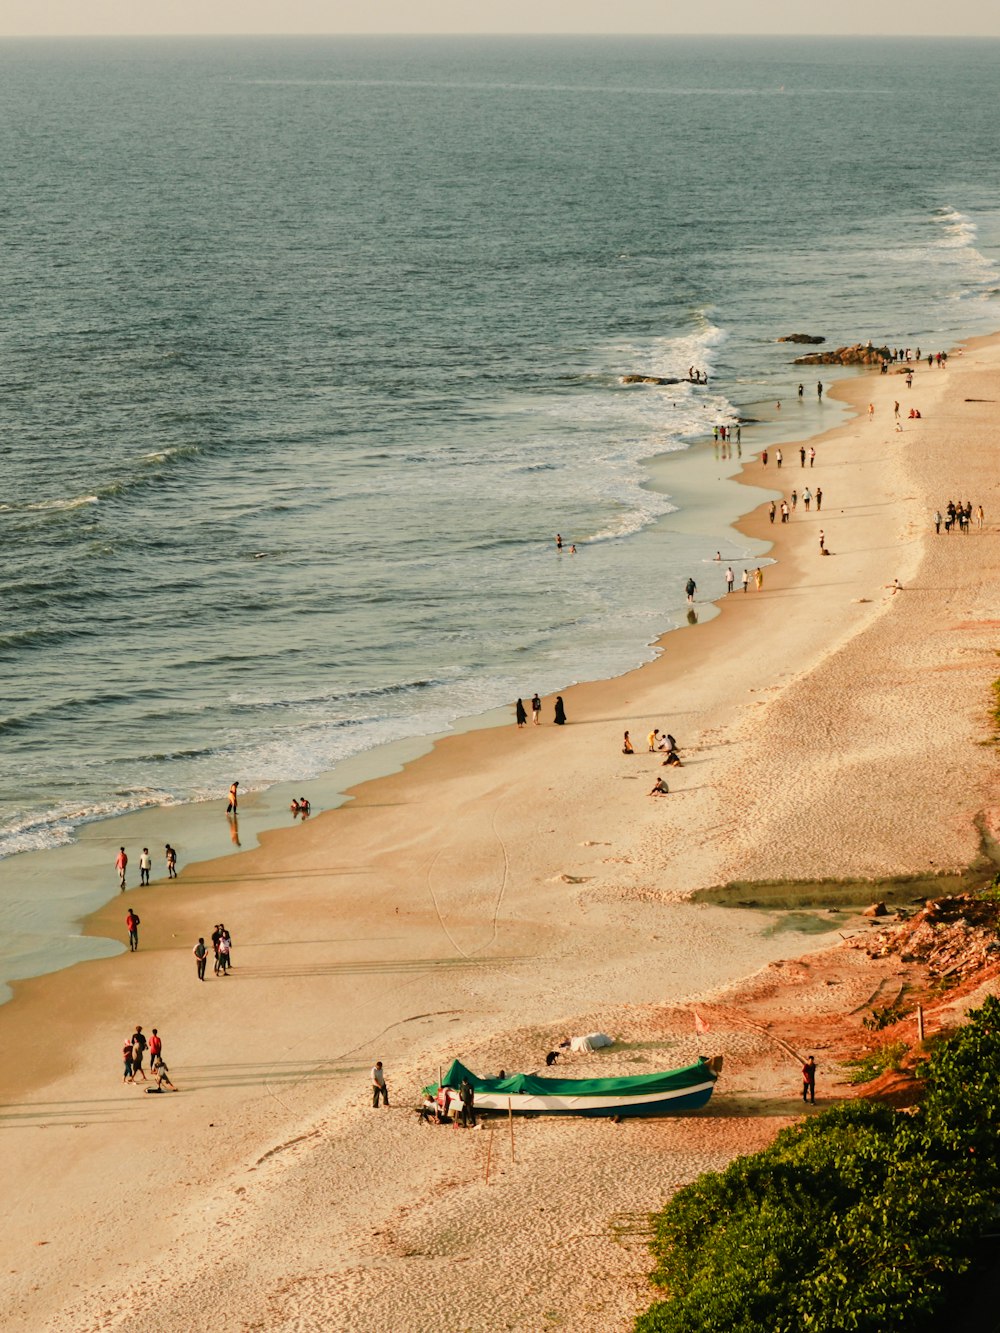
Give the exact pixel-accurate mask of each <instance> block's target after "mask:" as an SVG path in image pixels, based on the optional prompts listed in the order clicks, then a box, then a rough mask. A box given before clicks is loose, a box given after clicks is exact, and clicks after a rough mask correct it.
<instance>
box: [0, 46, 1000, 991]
mask: <svg viewBox="0 0 1000 1333" xmlns="http://www.w3.org/2000/svg"><path fill="white" fill-rule="evenodd" d="M998 76H1000V43H997V42H989V41H974V42H973V41H964V40H942V41H927V40H919V41H917V40H913V41H907V40H900V41H890V40H879V39H867V40H865V39H849V40H833V39H817V40H802V39H787V40H774V39H760V40H754V39H733V40H730V39H689V38H685V39H677V40H674V39H667V38H662V39H661V38H652V39H646V38H643V39H622V40H612V39H582V38H581V39H555V38H553V39H505V38H492V39H478V38H476V39H474V38H454V39H443V38H427V39H413V38H395V39H387V38H377V39H376V38H319V39H310V40H304V39H270V40H267V39H246V40H235V39H217V40H202V39H198V40H195V39H192V40H189V41H179V40H165V39H164V40H158V41H153V40H148V41H138V40H119V41H109V40H93V41H70V40H66V41H27V40H20V41H8V42H4V43H0V179H2V180H3V189H2V192H0V257H2V262H0V308H2V310H3V312H4V318H3V320H2V322H0V542H2V562H0V607H2V618H0V857H2V858H3V859H2V860H0V978H2V977H3V976H11V975H23V974H24V972H25V970H27V971H31V970H40V969H41V968H42V967H43V966H50V965H54V964H53V963H52V961H51V953H50V959H49V962H47V963H45V964H43V963H42V962H41V961H39V958H38V957H36V953H37V944H38V936H39V922H40V921H42V920H43V921H44V932H43V933H45V934H47V935H48V936H49V938H52V937H58V938H59V939H71V938H72V937H74V935H75V933H76V928H75V926H74V924H73V922H74V920H75V918H76V917H78V916H79V915H80V914H81V912H82V911H84V910H87V909H88V908H89V907H92V906H96V905H98V904H99V903H100V902H101V901H102V900H103V899H104V898H106V896H107V894H108V891H109V890H110V889H112V888H113V887H115V885H114V881H113V877H112V873H111V871H110V869H109V870H108V872H107V874H106V875H105V876H104V877H103V878H101V877H99V878H98V879H97V880H96V881H94V882H90V881H89V880H88V881H87V882H86V883H84V882H82V881H80V880H79V879H76V880H74V882H73V883H72V884H70V883H69V881H68V878H67V876H66V874H65V864H66V863H65V861H59V862H57V861H56V860H52V861H51V862H49V863H46V862H44V861H43V862H42V863H41V864H43V865H45V864H50V865H51V866H52V867H53V868H55V867H56V866H57V865H58V866H59V867H60V869H59V872H58V873H55V870H54V869H53V873H51V874H49V875H48V876H46V875H44V874H43V875H41V877H40V878H39V877H38V874H37V867H38V865H39V862H38V860H37V854H38V853H42V854H47V853H51V852H53V850H54V849H59V848H63V849H66V848H67V847H69V848H72V847H73V846H74V845H75V844H76V842H77V840H79V839H80V838H81V836H82V832H83V830H85V829H86V828H87V827H88V826H89V825H90V824H91V823H92V822H93V821H98V820H103V819H107V818H109V817H111V816H116V815H122V814H126V813H128V812H135V811H142V810H152V809H153V808H156V809H157V810H158V811H160V812H161V814H162V807H168V808H170V807H176V806H186V805H187V804H188V803H198V802H207V801H209V800H213V801H217V799H218V797H219V795H220V793H222V792H224V791H225V789H226V788H227V787H228V785H229V782H230V781H231V780H232V778H233V777H234V776H238V777H239V778H240V781H241V786H242V788H243V789H244V790H245V791H246V792H247V793H249V794H251V795H252V794H253V793H254V792H263V791H265V790H267V789H269V788H273V787H274V785H275V784H280V783H300V784H303V786H304V787H305V786H308V784H309V783H310V782H311V781H313V780H316V779H318V777H319V775H321V774H329V773H330V772H331V771H336V770H337V766H338V765H341V764H342V763H343V761H345V760H348V759H351V757H352V756H358V755H361V754H364V753H369V752H373V751H375V750H376V748H377V747H380V746H383V745H384V744H385V743H386V742H390V741H395V742H398V741H405V740H406V739H407V738H412V737H418V736H429V735H432V734H434V733H439V732H441V731H443V730H446V729H448V728H449V727H450V726H453V725H455V724H460V723H461V720H462V719H467V718H470V717H474V716H477V715H480V714H483V713H485V712H487V711H488V710H490V709H494V708H496V707H498V706H500V705H510V704H511V703H512V701H513V700H514V699H515V698H516V697H517V696H519V695H521V696H530V695H531V694H532V693H533V692H534V691H535V690H538V691H540V692H543V693H544V692H548V691H552V690H556V689H559V688H562V687H564V686H566V685H567V684H569V683H571V682H572V681H575V680H584V679H598V678H604V677H607V676H609V675H613V674H617V673H621V672H623V671H625V670H627V669H629V668H631V667H633V666H635V665H637V664H638V663H639V662H641V661H644V660H647V659H648V658H649V657H650V656H651V654H652V649H651V647H650V645H651V643H652V642H653V640H654V639H655V638H656V637H657V636H658V635H659V634H660V633H662V632H663V631H664V630H665V629H667V628H669V627H670V626H671V625H672V624H676V623H679V622H681V621H682V620H683V619H684V614H685V608H684V592H683V585H684V582H685V580H686V578H687V577H688V575H689V574H691V573H693V574H694V575H695V577H696V578H697V581H698V583H699V597H700V598H704V599H706V600H710V599H711V598H712V597H714V596H717V595H718V593H719V592H720V591H721V586H722V585H721V578H722V568H721V567H720V566H719V565H718V564H716V563H714V562H713V561H712V556H713V555H714V553H715V551H716V550H719V549H721V551H722V554H723V556H724V559H725V560H726V561H729V560H733V561H737V560H739V559H741V558H743V559H746V558H747V556H748V552H749V548H748V546H747V543H746V541H745V539H742V538H740V537H738V535H737V534H736V533H734V532H733V531H732V530H731V529H730V527H729V522H730V521H731V519H732V517H733V516H734V515H735V514H736V513H738V512H739V509H740V507H741V503H742V506H743V507H745V505H746V499H745V496H744V497H743V498H742V500H741V497H740V495H739V494H738V493H737V489H736V488H735V487H734V486H732V484H731V483H728V482H725V481H724V480H720V479H718V478H716V477H713V478H712V481H711V486H712V495H711V496H706V497H704V498H703V502H702V504H701V505H699V513H700V514H701V515H705V514H707V515H708V517H705V518H703V519H701V520H699V524H698V525H697V530H692V525H691V523H685V522H684V521H683V519H684V515H683V513H682V510H681V507H680V504H679V501H678V499H677V496H676V493H672V490H671V483H670V477H671V475H672V474H671V471H670V466H667V467H665V466H664V460H666V461H667V463H669V464H670V465H671V466H673V465H674V462H676V467H677V469H679V470H678V471H676V472H675V473H674V474H673V475H675V476H676V477H677V478H678V482H680V479H681V478H682V476H684V475H686V474H684V473H683V468H684V466H685V460H688V461H690V460H692V459H694V458H695V456H696V455H697V454H698V452H699V450H700V451H705V450H706V449H709V450H710V449H711V448H712V445H711V434H712V428H713V426H715V425H718V424H719V423H726V422H728V423H732V422H734V421H735V420H736V419H737V417H743V418H744V419H746V420H747V424H746V425H744V427H743V453H744V455H745V456H748V455H749V454H750V453H752V452H753V451H754V450H755V449H756V448H758V447H759V445H760V443H761V442H763V441H765V440H766V439H767V438H770V437H771V436H773V433H774V431H775V430H776V425H775V424H774V421H773V420H772V419H774V418H777V419H780V423H781V428H782V430H784V431H785V432H786V433H787V432H788V431H789V430H791V431H799V432H801V433H804V434H811V433H814V432H815V431H817V430H819V429H822V428H825V426H827V425H829V424H832V422H833V421H834V420H835V419H836V413H837V412H838V410H839V409H838V408H837V407H836V405H835V404H833V403H827V402H826V401H825V400H824V402H823V403H820V402H819V401H818V399H817V397H816V394H815V382H816V378H817V375H816V373H815V372H813V371H812V369H811V368H806V371H805V372H800V371H799V370H798V369H797V368H795V367H793V366H792V365H791V360H792V357H793V355H794V354H795V350H796V349H794V348H792V347H789V346H788V345H781V344H778V343H777V341H776V339H777V338H778V337H779V336H781V335H783V334H789V333H793V332H800V331H802V332H808V333H813V334H818V335H823V336H825V337H826V338H827V339H828V341H829V342H830V343H831V344H833V345H837V344H839V343H844V342H856V341H859V340H867V339H868V338H871V339H872V340H873V341H875V342H876V343H882V342H887V343H889V344H890V345H893V346H895V345H901V346H902V345H906V346H910V347H912V348H916V347H917V346H920V347H921V349H922V351H924V353H926V352H927V351H929V350H938V349H939V348H948V347H951V346H952V345H953V344H954V343H955V341H956V340H958V339H959V338H962V337H965V336H968V335H971V334H975V333H982V332H988V331H992V330H994V329H995V328H996V327H997V326H998V325H1000V316H998V293H1000V187H998V178H997V172H996V143H997V138H998V131H1000V103H998V101H997V97H996V89H997V86H998ZM692 366H693V367H697V368H698V369H700V370H703V371H705V372H707V375H708V377H709V383H708V385H707V386H702V385H697V386H696V385H692V384H690V383H688V382H686V377H687V375H688V372H689V368H690V367H692ZM635 373H637V374H643V375H654V376H660V377H666V378H669V379H672V380H677V381H680V382H678V383H674V384H666V385H657V386H650V385H637V386H626V385H623V384H622V383H621V378H622V376H624V375H628V374H635ZM820 377H821V378H823V379H824V380H825V381H826V382H827V383H829V382H830V381H831V380H832V379H833V378H834V376H833V375H832V374H831V373H829V372H828V371H827V370H826V368H824V370H823V371H821V372H820ZM800 379H802V380H804V381H805V386H806V392H805V395H804V397H803V398H802V399H799V398H798V397H797V395H796V389H795V386H796V383H797V382H798V381H799V380H800ZM777 401H782V403H783V408H782V411H781V413H780V414H779V413H778V411H777V409H776V408H775V402H777ZM753 421H761V422H762V423H763V424H761V425H758V426H754V425H753V424H752V422H753ZM768 432H770V433H771V436H769V435H768ZM706 441H708V443H707V444H706ZM651 460H657V461H656V462H655V463H654V462H652V461H651ZM734 466H735V463H734ZM731 470H732V469H731V468H730V471H731ZM690 475H692V476H693V475H695V474H690ZM698 475H701V474H698ZM676 490H677V491H681V490H683V487H682V486H680V485H678V487H677V488H676ZM557 532H558V533H561V534H562V537H563V541H564V549H563V551H562V552H561V553H560V552H558V551H557V550H556V547H555V541H554V538H555V534H556V533H557ZM571 545H575V547H576V552H575V554H571V553H570V551H569V549H568V548H569V547H570V546H571ZM754 558H755V559H759V554H758V555H757V556H755V557H754ZM142 836H143V835H142V833H141V832H140V833H139V838H140V840H141V839H142ZM220 837H221V838H222V840H223V841H227V839H226V838H225V834H224V832H223V834H221V835H220ZM107 841H108V843H109V845H110V843H111V842H115V841H117V835H116V834H115V833H114V832H110V833H109V834H108V837H107ZM136 850H138V848H136ZM219 850H221V848H220V849H219ZM29 856H30V857H31V858H32V860H31V865H32V867H33V871H32V883H33V885H35V886H36V887H35V888H33V890H32V894H31V895H30V901H29V900H28V899H27V898H26V896H25V894H24V891H23V890H24V883H25V876H24V873H23V867H24V866H26V865H27V864H28V863H27V862H26V861H25V857H29ZM133 856H134V852H133ZM112 859H113V858H112ZM109 867H110V862H109ZM155 873H157V874H159V873H162V867H160V866H159V865H158V866H157V868H156V871H155ZM29 937H30V948H29V946H28V945H26V944H25V941H26V940H28V939H29ZM116 947H117V946H116ZM26 949H27V951H28V953H31V952H32V950H34V951H35V953H32V957H33V959H34V961H32V962H31V964H30V966H27V967H26V965H25V963H24V961H23V960H24V958H25V957H26V956H27V953H26V952H25V951H26ZM56 953H57V954H58V953H59V951H58V950H57V951H56ZM59 956H60V957H62V955H59ZM18 957H20V958H21V960H22V961H21V963H20V964H18V963H17V962H16V959H17V958H18ZM12 960H14V961H12ZM19 969H20V970H19Z"/></svg>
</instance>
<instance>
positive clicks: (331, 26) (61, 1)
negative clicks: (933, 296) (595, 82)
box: [0, 0, 1000, 37]
mask: <svg viewBox="0 0 1000 1333" xmlns="http://www.w3.org/2000/svg"><path fill="white" fill-rule="evenodd" d="M214 33H220V34H222V33H232V34H262V33H288V34H295V33H607V34H618V35H627V34H641V33H662V34H668V35H669V34H677V35H681V34H692V33H704V34H710V35H718V36H728V35H735V34H744V33H745V34H758V35H774V34H780V35H786V36H792V35H799V34H801V35H804V36H809V35H826V34H838V35H844V36H846V35H854V34H857V35H868V36H896V37H972V36H979V37H1000V5H998V4H997V3H996V0H951V3H948V4H942V3H941V0H906V3H904V4H901V5H899V4H895V5H894V4H888V5H886V4H883V5H878V4H873V3H872V0H840V3H838V4H837V5H809V4H806V3H803V0H701V3H691V0H687V2H686V3H681V0H364V3H360V2H359V0H3V3H2V4H0V37H26V36H27V37H62V36H107V35H120V36H127V35H128V36H154V35H157V34H169V35H182V34H198V35H204V34H214Z"/></svg>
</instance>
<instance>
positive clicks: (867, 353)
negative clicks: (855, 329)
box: [792, 343, 892, 366]
mask: <svg viewBox="0 0 1000 1333" xmlns="http://www.w3.org/2000/svg"><path fill="white" fill-rule="evenodd" d="M891 360H892V353H891V352H890V351H889V349H888V347H873V346H872V345H871V343H855V344H854V345H853V346H852V347H838V348H837V350H836V351H835V352H810V353H809V355H808V356H797V357H796V358H795V360H794V361H793V362H792V365H794V366H880V365H881V364H882V362H883V361H891Z"/></svg>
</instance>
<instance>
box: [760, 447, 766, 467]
mask: <svg viewBox="0 0 1000 1333" xmlns="http://www.w3.org/2000/svg"><path fill="white" fill-rule="evenodd" d="M760 461H761V462H762V463H763V465H764V466H765V467H767V450H766V449H762V450H761V451H760Z"/></svg>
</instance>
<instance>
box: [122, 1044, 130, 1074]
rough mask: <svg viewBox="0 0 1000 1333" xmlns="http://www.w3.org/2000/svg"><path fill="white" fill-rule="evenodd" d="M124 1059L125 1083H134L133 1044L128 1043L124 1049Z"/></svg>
mask: <svg viewBox="0 0 1000 1333" xmlns="http://www.w3.org/2000/svg"><path fill="white" fill-rule="evenodd" d="M122 1059H123V1060H124V1061H125V1072H124V1074H123V1075H122V1082H123V1083H131V1082H132V1043H131V1042H130V1041H127V1042H126V1043H125V1045H124V1046H123V1047H122Z"/></svg>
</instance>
